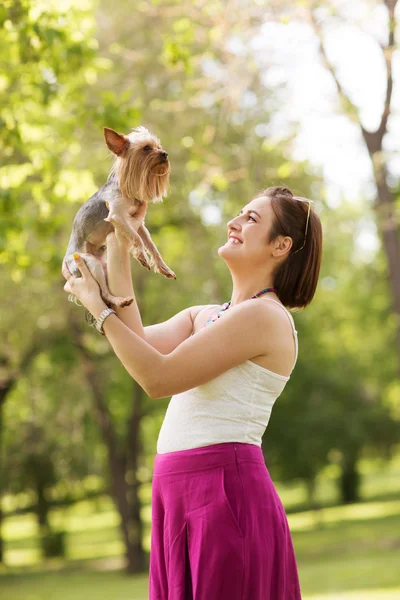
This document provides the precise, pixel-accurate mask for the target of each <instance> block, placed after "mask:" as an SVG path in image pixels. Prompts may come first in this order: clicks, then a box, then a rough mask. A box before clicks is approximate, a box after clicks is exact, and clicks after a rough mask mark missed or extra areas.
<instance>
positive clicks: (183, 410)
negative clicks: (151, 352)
mask: <svg viewBox="0 0 400 600" xmlns="http://www.w3.org/2000/svg"><path fill="white" fill-rule="evenodd" d="M266 300H271V301H272V302H276V304H279V306H281V307H282V308H283V309H284V310H285V311H286V313H287V315H288V316H289V318H290V322H291V324H292V328H293V336H294V339H295V345H296V356H295V360H294V364H293V367H292V371H293V369H294V367H295V364H296V361H297V356H298V340H297V330H296V327H295V323H294V320H293V317H292V315H291V314H290V312H289V311H288V310H287V309H286V308H285V307H284V306H283V305H282V304H280V303H279V302H277V301H276V300H273V299H272V298H266ZM289 379H290V375H289V376H288V377H285V376H284V375H279V374H278V373H274V372H273V371H270V370H269V369H266V368H265V367H261V366H260V365H257V364H256V363H255V362H253V361H251V360H246V361H244V362H243V363H241V364H240V365H237V366H236V367H233V368H232V369H229V370H228V371H225V372H224V373H222V374H221V375H219V376H218V377H215V378H214V379H211V380H210V381H208V382H207V383H203V384H202V385H199V386H197V387H195V388H192V389H190V390H187V391H186V392H182V393H181V394H175V395H174V396H172V397H171V400H170V401H169V404H168V408H167V411H166V413H165V417H164V421H163V423H162V425H161V429H160V433H159V436H158V440H157V453H158V454H165V453H166V452H176V451H177V450H189V449H191V448H199V447H200V446H209V445H211V444H221V443H223V442H244V443H247V444H255V445H256V446H260V447H261V439H262V436H263V434H264V432H265V429H266V427H267V425H268V421H269V418H270V415H271V410H272V407H273V405H274V402H275V400H276V399H277V398H278V396H280V394H281V393H282V391H283V389H284V387H285V385H286V382H287V381H289Z"/></svg>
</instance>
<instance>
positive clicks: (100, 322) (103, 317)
mask: <svg viewBox="0 0 400 600" xmlns="http://www.w3.org/2000/svg"><path fill="white" fill-rule="evenodd" d="M112 313H114V315H116V314H117V313H116V312H115V310H114V309H113V308H105V309H104V310H103V311H102V312H101V313H100V315H99V316H98V318H97V320H96V323H95V324H94V326H95V327H96V329H97V331H98V332H99V333H101V335H106V334H105V333H104V331H103V323H104V321H105V320H106V319H107V317H109V316H110V315H112Z"/></svg>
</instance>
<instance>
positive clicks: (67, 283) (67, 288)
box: [64, 281, 72, 294]
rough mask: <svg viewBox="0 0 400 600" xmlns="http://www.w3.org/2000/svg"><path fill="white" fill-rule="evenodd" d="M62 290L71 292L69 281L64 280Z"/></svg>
mask: <svg viewBox="0 0 400 600" xmlns="http://www.w3.org/2000/svg"><path fill="white" fill-rule="evenodd" d="M64 290H65V291H66V292H69V293H70V294H71V293H72V290H71V286H70V283H69V281H67V282H66V284H65V285H64Z"/></svg>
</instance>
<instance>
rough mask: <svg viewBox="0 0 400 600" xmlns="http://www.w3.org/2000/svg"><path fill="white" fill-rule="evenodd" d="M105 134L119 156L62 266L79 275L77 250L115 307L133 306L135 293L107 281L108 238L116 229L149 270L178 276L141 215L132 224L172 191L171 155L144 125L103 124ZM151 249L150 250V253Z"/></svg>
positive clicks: (79, 219) (83, 214)
mask: <svg viewBox="0 0 400 600" xmlns="http://www.w3.org/2000/svg"><path fill="white" fill-rule="evenodd" d="M104 137H105V140H106V143H107V146H108V147H109V149H110V150H111V151H112V152H113V153H114V154H115V156H116V159H115V162H114V165H113V167H112V169H111V172H110V175H109V177H108V181H107V183H106V184H105V185H103V187H102V188H101V189H100V190H99V191H98V192H96V193H95V194H94V195H93V196H92V197H91V198H89V200H87V202H85V204H84V205H83V206H82V207H81V208H80V209H79V211H78V212H77V214H76V216H75V219H74V222H73V226H72V233H71V237H70V240H69V244H68V248H67V252H66V254H65V257H64V260H63V266H62V272H63V274H64V276H66V275H69V274H70V273H72V274H73V275H75V276H76V277H80V275H81V273H80V271H79V269H78V268H77V266H76V264H75V261H74V258H73V255H74V253H79V254H80V255H81V256H82V257H83V259H84V260H85V263H86V264H87V266H88V268H89V270H90V272H91V274H92V275H93V277H94V278H95V279H96V281H97V282H98V284H99V286H100V290H101V295H102V298H103V300H104V301H105V302H106V303H107V304H108V305H109V306H111V307H116V306H128V305H129V304H131V303H132V301H133V298H132V297H128V298H118V297H116V296H113V295H112V294H111V293H110V291H109V289H108V286H107V279H106V262H105V250H106V246H105V241H106V237H107V235H108V234H109V233H111V232H112V231H113V230H115V232H116V235H117V237H118V236H125V237H126V238H128V240H129V241H130V242H131V246H130V250H131V251H132V253H133V254H134V256H135V257H136V258H137V260H138V261H139V262H140V264H142V265H143V266H144V267H146V268H147V269H150V268H151V266H154V270H155V271H156V272H158V273H161V274H162V275H165V277H168V278H173V279H176V276H175V273H174V272H173V271H171V269H170V268H169V267H168V266H167V265H166V264H165V262H164V261H163V259H162V257H161V255H160V253H159V251H158V250H157V248H156V246H155V245H154V243H153V241H152V239H151V237H150V233H149V232H148V230H147V229H146V227H145V225H144V220H142V222H141V224H140V227H139V228H138V230H137V232H136V230H135V229H134V227H132V223H133V222H134V220H135V218H136V220H138V219H139V220H141V219H142V217H143V215H145V214H146V211H147V205H148V203H149V202H161V201H162V199H163V196H166V194H167V188H168V180H169V174H170V163H169V160H168V154H167V153H166V152H164V150H163V149H162V147H161V143H160V140H159V139H158V138H157V137H156V136H154V135H152V134H151V133H150V132H149V131H148V130H147V129H146V128H145V127H138V128H137V129H134V130H133V131H132V132H131V133H130V134H129V135H123V134H120V133H117V132H116V131H114V130H113V129H109V128H108V127H105V128H104ZM146 251H147V252H148V253H149V254H150V259H149V258H148V256H147V254H146Z"/></svg>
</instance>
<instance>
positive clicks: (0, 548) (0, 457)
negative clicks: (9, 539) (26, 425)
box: [0, 395, 4, 565]
mask: <svg viewBox="0 0 400 600" xmlns="http://www.w3.org/2000/svg"><path fill="white" fill-rule="evenodd" d="M3 404H4V402H3V401H2V398H1V395H0V565H1V564H4V539H3V521H4V517H3V486H4V472H3V469H4V451H3Z"/></svg>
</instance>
